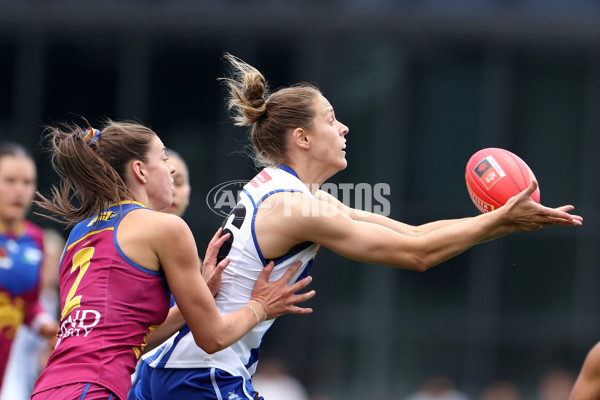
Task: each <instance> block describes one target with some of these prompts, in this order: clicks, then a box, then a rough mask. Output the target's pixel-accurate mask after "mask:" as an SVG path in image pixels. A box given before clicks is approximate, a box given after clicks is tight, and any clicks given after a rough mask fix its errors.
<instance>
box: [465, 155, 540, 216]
mask: <svg viewBox="0 0 600 400" xmlns="http://www.w3.org/2000/svg"><path fill="white" fill-rule="evenodd" d="M465 179H466V181H467V190H468V191H469V196H471V200H473V203H475V206H476V207H477V208H478V209H479V211H481V212H482V213H486V212H488V211H492V210H495V209H497V208H499V207H502V206H503V205H504V204H506V201H507V200H508V199H510V198H511V197H513V196H514V195H516V194H518V193H520V192H522V191H523V190H525V189H526V188H527V187H528V186H529V185H530V184H531V181H532V180H535V176H534V175H533V172H532V171H531V169H530V168H529V166H527V164H525V161H523V160H521V159H520V158H519V157H518V156H517V155H515V154H513V153H511V152H510V151H508V150H504V149H499V148H496V147H490V148H487V149H482V150H479V151H478V152H477V153H475V154H473V155H472V156H471V158H470V159H469V162H468V163H467V168H466V171H465ZM531 199H532V200H533V201H535V202H537V203H539V202H540V189H539V187H538V189H537V190H536V191H535V192H533V194H532V195H531Z"/></svg>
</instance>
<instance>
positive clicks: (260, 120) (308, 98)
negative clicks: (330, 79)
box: [220, 53, 321, 166]
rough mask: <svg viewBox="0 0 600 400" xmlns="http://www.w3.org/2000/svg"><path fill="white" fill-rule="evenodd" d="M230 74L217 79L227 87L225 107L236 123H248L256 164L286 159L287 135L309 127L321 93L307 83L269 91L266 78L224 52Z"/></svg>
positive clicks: (246, 124) (240, 124)
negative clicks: (227, 93)
mask: <svg viewBox="0 0 600 400" xmlns="http://www.w3.org/2000/svg"><path fill="white" fill-rule="evenodd" d="M224 58H225V60H227V61H228V62H229V64H230V66H231V75H230V77H228V78H220V79H221V80H223V81H224V82H225V83H226V84H227V86H228V87H229V97H228V102H227V108H228V109H229V110H233V120H234V123H235V125H238V126H251V129H250V139H251V142H252V145H253V148H252V151H253V159H254V162H255V163H256V165H263V166H264V165H270V166H274V165H278V164H282V163H284V162H285V157H286V152H287V142H288V139H289V134H290V133H291V132H292V131H293V130H294V129H296V128H299V127H300V128H310V126H311V125H312V123H313V118H314V116H315V110H314V102H315V99H316V97H317V96H318V95H319V94H321V92H320V91H319V89H318V88H317V87H316V86H315V85H312V84H310V83H299V84H296V85H293V86H290V87H286V88H282V89H279V90H277V91H275V92H273V93H269V90H268V85H267V81H266V79H265V78H264V76H263V75H262V74H261V73H260V72H259V71H258V70H257V69H256V68H254V67H252V66H251V65H249V64H247V63H245V62H244V61H242V60H240V59H239V58H237V57H235V56H233V55H231V54H229V53H225V55H224Z"/></svg>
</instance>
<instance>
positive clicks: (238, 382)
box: [129, 362, 264, 400]
mask: <svg viewBox="0 0 600 400" xmlns="http://www.w3.org/2000/svg"><path fill="white" fill-rule="evenodd" d="M171 399H203V400H264V399H263V398H262V397H261V396H259V395H258V392H256V390H254V388H253V387H252V384H251V383H250V381H248V380H246V379H244V378H243V377H241V376H233V375H230V374H228V373H227V372H225V371H223V370H220V369H216V368H210V369H209V368H190V369H188V368H181V369H180V368H152V367H150V366H149V365H148V364H146V363H145V362H141V363H140V365H139V367H138V374H137V379H136V381H135V382H134V383H133V386H132V388H131V391H130V392H129V400H171Z"/></svg>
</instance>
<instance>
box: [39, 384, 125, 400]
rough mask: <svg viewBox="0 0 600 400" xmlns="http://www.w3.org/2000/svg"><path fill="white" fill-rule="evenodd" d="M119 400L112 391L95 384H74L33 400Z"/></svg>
mask: <svg viewBox="0 0 600 400" xmlns="http://www.w3.org/2000/svg"><path fill="white" fill-rule="evenodd" d="M56 399H61V400H119V398H118V397H117V396H115V395H114V394H113V393H112V392H111V391H110V390H108V389H107V388H105V387H103V386H100V385H98V384H95V383H72V384H70V385H64V386H59V387H55V388H52V389H48V390H44V391H43V392H38V393H36V394H34V395H33V396H31V400H56Z"/></svg>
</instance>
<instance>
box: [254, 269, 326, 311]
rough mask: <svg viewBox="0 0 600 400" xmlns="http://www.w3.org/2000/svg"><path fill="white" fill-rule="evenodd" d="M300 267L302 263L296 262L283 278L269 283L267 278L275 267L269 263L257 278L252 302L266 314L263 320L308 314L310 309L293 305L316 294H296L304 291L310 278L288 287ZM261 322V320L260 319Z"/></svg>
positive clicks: (311, 292)
mask: <svg viewBox="0 0 600 400" xmlns="http://www.w3.org/2000/svg"><path fill="white" fill-rule="evenodd" d="M300 266H302V262H300V261H297V262H295V263H294V264H292V266H291V267H290V268H288V270H287V271H286V272H285V274H283V276H282V277H281V278H280V279H278V280H276V281H274V282H269V276H270V275H271V272H272V271H273V268H274V267H275V264H274V263H273V261H271V262H269V263H268V264H267V265H266V266H265V267H264V268H263V271H262V272H261V274H260V276H259V277H258V279H257V281H256V284H255V285H254V291H253V292H252V300H253V301H256V302H258V303H260V304H261V305H262V306H263V308H264V311H265V312H266V316H265V319H271V318H276V317H279V316H281V315H284V314H288V313H292V314H310V313H312V311H313V310H312V308H302V307H298V306H296V305H295V304H296V303H301V302H303V301H306V300H308V299H310V298H312V297H313V296H314V295H315V294H316V292H315V291H314V290H311V291H310V292H306V293H298V294H296V292H297V291H299V290H301V289H304V288H305V287H306V286H308V284H309V283H310V282H311V281H312V277H310V276H307V277H306V278H304V279H302V280H300V281H298V282H296V283H294V284H292V285H289V286H288V283H289V281H290V279H292V276H293V275H294V273H295V272H296V271H298V269H299V268H300ZM260 319H261V320H263V318H260Z"/></svg>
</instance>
